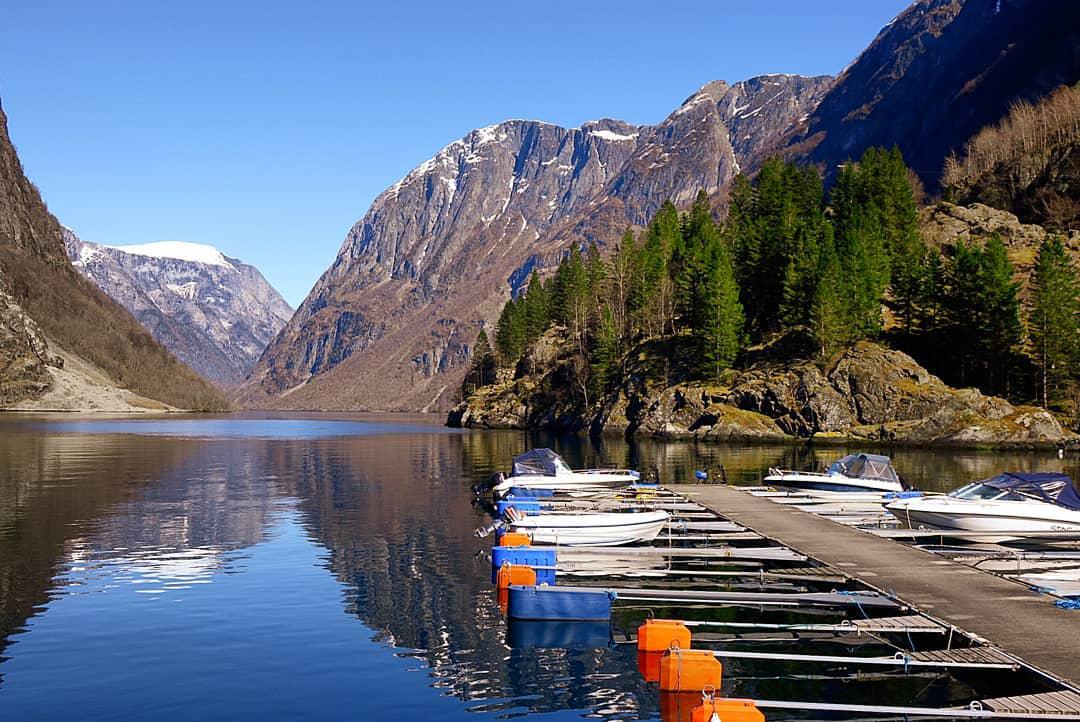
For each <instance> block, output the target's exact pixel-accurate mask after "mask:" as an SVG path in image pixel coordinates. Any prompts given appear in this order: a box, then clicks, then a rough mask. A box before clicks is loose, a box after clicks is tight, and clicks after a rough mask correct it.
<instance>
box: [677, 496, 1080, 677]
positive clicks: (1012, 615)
mask: <svg viewBox="0 0 1080 722" xmlns="http://www.w3.org/2000/svg"><path fill="white" fill-rule="evenodd" d="M669 488H670V489H671V490H672V491H674V492H676V493H679V494H683V495H685V496H687V497H689V498H691V499H693V500H694V501H697V502H699V503H701V504H703V505H705V506H706V507H708V508H710V509H712V510H713V511H715V512H716V513H718V514H720V515H722V516H724V517H725V518H727V519H729V520H730V521H733V522H735V523H736V524H741V525H743V526H745V527H747V528H748V529H752V530H753V531H755V532H757V533H759V534H761V535H763V536H765V537H768V538H771V539H774V540H776V541H778V542H780V543H782V544H785V545H787V546H789V547H791V548H792V549H794V550H795V551H797V552H799V553H801V554H805V555H806V556H808V557H811V558H813V559H816V560H818V561H821V562H824V563H825V564H828V565H830V566H833V567H837V568H841V569H843V570H844V573H845V574H850V575H851V576H852V577H855V578H857V579H861V580H863V582H864V583H866V584H868V585H870V586H873V587H876V588H877V589H879V590H882V591H890V592H893V593H895V594H896V595H897V596H898V597H899V598H900V599H902V600H903V601H904V602H905V603H907V604H909V605H912V606H914V607H915V608H917V609H919V610H921V611H924V612H926V613H928V614H931V615H932V616H934V617H937V618H938V619H941V620H944V621H946V622H948V623H949V624H953V625H955V626H957V627H959V628H961V629H964V630H967V631H968V632H971V633H973V634H976V635H978V636H979V637H982V638H984V639H987V640H990V641H991V642H992V643H994V644H996V645H997V646H999V647H1001V648H1002V649H1003V650H1005V651H1006V652H1008V653H1011V654H1014V655H1016V656H1018V657H1020V658H1022V659H1023V660H1024V661H1026V662H1028V663H1029V664H1031V665H1033V666H1035V667H1037V668H1039V669H1041V670H1043V671H1044V672H1046V673H1048V674H1050V675H1051V676H1054V677H1057V678H1059V679H1061V680H1063V681H1065V682H1067V683H1070V684H1072V685H1077V684H1078V683H1080V654H1077V653H1076V648H1075V645H1074V644H1073V643H1071V640H1076V639H1080V611H1070V610H1066V609H1060V608H1058V607H1055V606H1054V599H1053V598H1052V597H1048V596H1046V595H1043V594H1038V593H1036V592H1033V591H1031V590H1029V589H1027V588H1026V587H1025V586H1023V585H1021V584H1019V583H1017V582H1014V581H1010V580H1008V579H1003V578H1001V577H998V576H995V575H993V574H989V573H986V572H982V571H977V570H976V571H974V572H973V570H972V569H971V567H968V566H966V565H963V564H960V563H958V562H952V561H948V560H945V559H942V558H941V557H938V556H935V555H933V554H931V553H929V552H926V551H923V550H920V549H917V548H913V547H909V546H905V545H903V544H898V543H896V542H894V541H891V540H889V539H883V538H881V537H878V536H875V535H873V534H869V533H867V532H864V531H861V530H859V529H855V528H852V527H847V526H844V525H841V524H836V523H835V522H832V521H829V520H828V519H824V518H821V517H818V516H815V515H813V514H809V513H807V512H803V511H799V510H797V509H792V508H791V507H787V506H778V505H776V504H774V503H773V502H771V501H769V500H768V499H763V498H759V497H756V496H754V495H752V494H749V493H746V492H745V491H742V490H740V489H738V488H737V487H730V486H724V485H719V484H717V485H707V484H702V485H679V486H672V487H669ZM931 562H933V563H931ZM1065 640H1070V641H1069V642H1065Z"/></svg>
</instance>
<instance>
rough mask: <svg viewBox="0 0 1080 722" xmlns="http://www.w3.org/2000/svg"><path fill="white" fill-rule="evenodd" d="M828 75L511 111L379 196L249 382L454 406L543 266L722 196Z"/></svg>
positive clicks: (295, 398) (284, 395)
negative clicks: (491, 331)
mask: <svg viewBox="0 0 1080 722" xmlns="http://www.w3.org/2000/svg"><path fill="white" fill-rule="evenodd" d="M830 83H831V78H828V77H817V78H804V77H799V76H790V75H770V76H762V77H759V78H753V79H751V80H747V81H744V82H741V83H735V84H731V85H729V84H727V83H725V82H714V83H710V84H708V85H706V86H704V87H703V88H701V89H700V90H699V91H698V92H697V93H695V94H694V95H692V96H691V97H690V98H688V99H687V100H686V102H685V103H683V105H682V106H681V107H680V108H678V109H677V110H676V111H675V112H674V113H672V114H671V115H670V116H668V118H666V119H665V120H664V121H663V122H662V123H660V124H658V125H655V126H632V125H629V124H627V123H623V122H620V121H616V120H598V121H590V122H588V123H585V124H583V125H582V126H581V127H580V128H569V129H567V128H561V127H558V126H555V125H551V124H549V123H542V122H539V121H525V120H510V121H506V122H503V123H499V124H497V125H493V126H489V127H486V128H481V129H479V130H475V131H473V132H471V133H469V134H468V135H466V136H465V137H464V138H462V139H460V140H457V141H455V142H453V143H451V144H450V145H448V146H446V147H445V148H443V149H442V150H441V151H439V153H438V154H436V155H435V157H434V158H431V159H430V160H428V161H425V162H424V163H423V164H421V165H420V166H418V167H417V168H415V169H414V170H413V171H411V172H410V173H409V174H408V175H407V176H406V177H405V178H403V179H402V180H401V181H399V182H397V183H395V184H394V185H393V186H391V187H390V188H389V189H387V190H386V191H384V192H383V193H382V194H380V195H379V197H378V198H376V199H375V202H374V203H373V204H372V206H371V208H370V209H369V210H368V212H367V214H366V215H365V216H364V217H363V218H362V219H361V220H360V221H359V222H357V223H356V225H355V226H353V228H352V229H351V230H350V231H349V233H348V235H347V237H346V238H345V242H344V244H343V245H342V247H341V250H340V251H339V253H338V256H337V259H336V260H335V261H334V263H333V265H332V266H331V267H330V269H329V270H327V271H326V273H324V274H323V276H322V278H320V279H319V281H318V283H317V284H316V285H315V287H314V288H313V289H312V291H311V293H310V295H309V296H308V297H307V299H305V301H304V303H303V304H301V306H300V308H299V309H298V310H297V312H296V314H295V315H294V316H293V318H292V320H291V321H290V322H289V323H288V324H287V325H286V327H285V329H284V330H283V331H282V332H281V334H279V335H278V337H277V338H276V339H275V340H274V342H273V343H271V345H270V346H269V347H268V348H267V350H266V352H265V353H264V354H263V356H262V358H261V359H260V360H259V362H258V364H256V366H255V369H254V371H253V372H252V374H251V376H250V377H249V378H248V380H247V381H245V383H244V384H243V385H242V386H241V387H240V389H239V392H238V398H239V400H240V401H241V402H242V403H245V404H248V405H252V406H260V407H284V408H305V409H311V408H325V409H352V408H367V409H399V410H417V409H426V410H433V409H438V410H445V409H446V408H448V407H449V406H450V405H451V403H452V401H453V398H452V397H453V395H454V393H455V392H456V390H457V388H458V387H459V385H460V382H461V379H462V377H463V375H464V372H465V370H466V368H467V365H468V359H469V348H470V345H471V344H472V342H473V340H474V339H475V337H476V334H477V333H478V331H479V329H480V327H481V326H482V325H484V324H485V323H491V322H492V321H493V320H494V319H495V317H496V316H497V315H498V313H499V310H500V309H501V307H502V305H503V303H504V302H505V301H506V299H507V297H508V296H509V294H510V293H511V292H513V291H516V290H518V289H520V288H521V286H522V285H523V284H524V283H525V282H526V281H527V279H528V276H529V273H530V272H531V270H532V269H534V268H537V267H541V266H546V265H550V264H552V263H554V262H556V261H557V260H558V258H560V257H561V254H562V253H563V251H564V250H565V249H566V247H567V246H568V245H569V244H570V243H571V242H574V241H596V242H598V243H601V244H604V243H609V242H610V241H611V240H612V239H615V238H618V236H619V235H621V233H622V231H623V229H625V228H626V227H627V226H628V225H639V226H640V225H643V224H644V223H645V222H646V220H647V219H648V218H649V216H650V215H651V214H652V213H653V212H654V211H655V210H656V209H657V208H658V207H659V205H660V204H661V203H662V202H663V201H664V200H665V199H667V198H672V199H674V200H675V201H676V202H688V201H689V200H691V199H692V197H693V195H694V194H695V193H697V191H698V190H699V189H701V188H704V189H706V190H707V191H710V192H720V191H721V190H722V189H723V188H724V187H725V186H726V185H727V184H728V183H729V182H730V181H731V179H732V178H734V176H735V175H736V174H737V173H738V172H739V170H740V168H741V167H743V166H745V165H750V164H753V163H755V162H758V160H759V158H758V154H759V153H760V152H762V150H763V149H765V148H767V147H768V146H769V144H770V142H771V141H772V139H774V138H776V137H779V136H780V135H782V134H784V133H785V132H788V131H789V130H790V129H792V128H793V127H795V125H796V124H797V123H798V122H799V121H800V120H801V119H803V117H804V116H805V115H807V114H808V113H809V112H810V111H811V110H812V109H813V107H815V106H816V104H817V102H818V101H819V100H820V98H821V96H822V94H823V93H824V92H825V90H826V89H827V88H828V87H829V85H830Z"/></svg>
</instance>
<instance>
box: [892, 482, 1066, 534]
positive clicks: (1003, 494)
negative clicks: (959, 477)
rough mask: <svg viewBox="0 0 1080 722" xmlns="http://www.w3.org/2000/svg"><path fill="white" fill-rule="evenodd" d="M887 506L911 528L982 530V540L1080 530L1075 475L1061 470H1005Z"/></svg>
mask: <svg viewBox="0 0 1080 722" xmlns="http://www.w3.org/2000/svg"><path fill="white" fill-rule="evenodd" d="M885 508H886V509H888V510H889V511H890V512H891V513H892V514H893V516H895V517H896V518H897V519H899V520H900V523H901V524H904V525H905V526H907V527H908V528H909V529H920V528H929V529H950V530H960V531H970V532H979V533H978V534H976V535H974V536H972V537H971V539H972V540H977V541H983V542H991V543H997V542H1003V541H1016V540H1018V539H1038V538H1039V534H1040V533H1045V532H1057V533H1058V536H1059V537H1060V536H1062V535H1061V532H1076V533H1077V535H1078V536H1080V493H1078V492H1077V490H1076V486H1075V485H1074V484H1073V481H1072V479H1071V478H1069V477H1068V476H1066V475H1065V474H1060V473H1056V472H1055V473H1021V472H1005V473H1004V474H998V475H997V476H994V477H991V478H989V479H983V480H982V481H975V482H972V483H970V484H968V485H966V486H962V487H960V488H959V489H956V490H955V491H952V492H949V493H948V494H944V495H936V496H923V497H917V498H908V499H896V500H894V501H890V502H887V503H886V504H885ZM988 532H989V534H988ZM993 532H1000V533H1001V535H1000V536H997V535H996V534H993ZM1010 532H1014V533H1012V534H1010ZM1053 536H1054V535H1053V534H1051V535H1049V536H1048V537H1045V538H1052V537H1053Z"/></svg>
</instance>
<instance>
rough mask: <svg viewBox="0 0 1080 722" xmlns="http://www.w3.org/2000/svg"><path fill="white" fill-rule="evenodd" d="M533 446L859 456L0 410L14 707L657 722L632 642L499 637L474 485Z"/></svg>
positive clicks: (330, 423)
mask: <svg viewBox="0 0 1080 722" xmlns="http://www.w3.org/2000/svg"><path fill="white" fill-rule="evenodd" d="M532 446H553V447H554V448H556V449H557V450H559V451H560V452H561V453H563V454H564V456H566V458H567V459H568V461H570V462H571V463H572V464H573V465H575V466H579V465H586V466H592V465H600V464H610V465H618V466H626V465H630V466H635V467H639V468H642V469H649V468H651V467H652V466H653V465H656V466H658V467H659V469H660V471H661V474H662V478H663V479H664V480H667V481H687V480H688V479H690V478H691V477H692V475H693V471H694V470H695V469H697V468H716V467H717V465H719V464H723V465H724V468H725V472H726V474H727V476H728V478H729V480H731V481H732V482H734V483H753V482H756V481H758V480H759V479H760V477H761V475H762V473H763V472H764V471H765V469H767V468H768V467H769V466H796V467H799V468H815V467H818V466H820V465H821V464H822V463H823V462H825V461H827V460H829V459H831V458H833V457H835V456H837V455H839V454H840V453H842V452H843V451H844V450H843V449H835V448H826V449H818V450H808V449H805V448H801V447H800V448H794V447H763V446H753V447H732V446H719V445H695V444H690V443H659V442H647V443H642V444H638V445H631V444H628V443H627V442H624V441H622V440H607V441H604V442H602V443H598V442H591V441H588V440H585V439H581V438H577V437H553V436H548V435H542V434H525V433H519V432H483V431H474V432H457V431H452V430H448V429H444V428H442V427H441V426H439V425H438V423H437V420H433V419H429V418H426V417H400V416H392V417H377V416H375V417H373V416H357V415H349V416H345V415H340V416H330V415H316V416H309V417H303V416H290V417H285V418H263V417H216V418H215V417H181V418H176V417H169V418H166V419H92V420H74V419H72V418H70V417H52V418H48V417H40V416H15V415H10V416H5V417H2V418H0V499H2V502H0V635H2V640H3V647H2V652H0V719H20V720H29V719H34V720H52V719H72V718H78V719H100V720H106V719H108V720H121V719H130V720H136V719H156V720H174V719H192V718H199V719H231V720H245V719H265V718H280V719H343V718H353V719H470V720H475V719H477V718H478V717H491V718H503V717H507V716H518V715H522V714H533V715H538V719H578V718H580V717H581V716H583V715H588V716H600V717H609V718H619V719H625V718H629V719H634V718H641V719H652V718H656V717H658V716H659V700H658V695H657V693H656V691H655V688H654V687H650V686H649V685H647V684H645V683H644V682H642V681H641V679H640V676H639V675H638V673H637V669H636V659H635V655H634V649H633V647H632V646H628V645H621V646H620V645H614V646H611V647H608V648H602V649H581V650H561V649H547V650H544V649H511V648H510V647H509V646H507V644H506V641H507V639H506V625H505V622H504V621H503V620H502V619H501V618H500V616H499V613H498V610H497V607H496V605H495V600H494V595H493V591H492V589H491V585H490V565H489V562H488V560H487V559H485V558H484V557H483V556H482V555H483V552H484V550H486V549H488V548H489V547H490V543H491V542H490V540H479V539H476V538H475V537H474V536H473V534H472V531H473V529H474V528H475V527H477V526H480V525H482V524H483V523H485V522H486V521H487V518H486V516H485V514H484V512H483V511H481V510H479V509H477V508H476V507H474V506H473V505H472V503H471V502H472V492H471V486H472V485H473V484H474V483H476V482H477V481H480V480H482V479H486V478H487V477H488V476H489V475H490V474H491V473H492V472H494V471H496V470H499V469H503V468H505V467H506V466H507V465H508V462H509V459H510V457H511V456H512V455H513V454H515V453H519V452H520V451H522V450H523V449H526V448H529V447H532ZM895 456H896V457H897V466H898V468H899V469H900V471H901V473H902V474H904V475H905V476H906V477H907V478H908V479H909V480H910V481H912V482H914V483H915V484H917V485H919V486H921V487H923V488H931V489H947V488H950V487H952V486H955V485H957V484H959V483H962V482H963V481H966V480H968V479H971V478H976V477H981V476H988V475H990V474H992V473H995V472H997V471H999V470H1002V469H1004V468H1014V469H1048V470H1050V469H1061V468H1063V467H1062V463H1063V462H1061V461H1058V460H1057V459H1056V458H1054V457H1053V455H1047V454H1014V455H1001V454H989V453H978V452H946V451H938V452H926V451H900V452H897V453H896V454H895ZM1072 466H1073V467H1075V463H1074V462H1073V463H1072ZM1066 470H1067V471H1070V472H1072V473H1074V474H1075V473H1076V471H1077V469H1076V468H1068V467H1066ZM740 669H743V668H740V667H739V666H737V665H736V666H735V667H733V668H732V670H731V671H730V672H729V673H728V674H729V675H730V678H731V679H733V680H734V681H733V682H732V684H733V685H734V686H735V688H734V691H735V692H737V693H740V694H744V695H750V694H753V693H755V692H760V693H761V694H762V695H763V696H772V697H782V696H793V695H800V696H804V697H805V695H806V694H807V693H808V691H809V692H810V693H813V690H814V688H813V687H812V686H811V687H808V686H807V684H811V685H813V684H817V685H826V684H829V685H836V684H840V683H839V682H838V681H836V680H831V681H824V680H821V678H818V681H816V682H814V681H808V679H807V678H806V677H805V675H803V676H798V677H797V676H796V675H790V676H789V675H787V674H786V672H784V673H776V674H770V675H760V674H755V675H750V674H748V673H744V674H741V675H740ZM726 678H727V677H726ZM770 678H771V683H770ZM898 684H901V685H904V686H907V688H908V689H909V690H915V691H917V690H918V689H920V688H923V687H926V688H930V687H931V686H932V683H931V682H929V681H928V680H926V679H922V680H919V679H915V680H912V681H910V682H906V683H905V682H903V681H900V682H898ZM725 685H727V683H725ZM908 685H914V687H911V686H908ZM950 685H952V686H955V683H954V682H946V683H944V688H943V689H940V690H937V691H936V692H934V695H936V697H934V699H936V700H938V701H947V700H948V699H949V698H950V695H951V694H952V693H951V692H950V689H949V688H950ZM853 686H854V685H853ZM939 686H941V685H939ZM874 689H880V688H878V687H874V686H869V687H867V688H866V693H865V694H860V693H855V692H852V693H851V694H849V695H848V696H847V699H848V701H859V698H860V697H865V696H872V694H873V690H874ZM819 691H820V690H819ZM785 693H787V694H786V695H785ZM912 694H914V691H913V692H912ZM932 696H933V695H932ZM865 701H872V700H871V699H866V700H865Z"/></svg>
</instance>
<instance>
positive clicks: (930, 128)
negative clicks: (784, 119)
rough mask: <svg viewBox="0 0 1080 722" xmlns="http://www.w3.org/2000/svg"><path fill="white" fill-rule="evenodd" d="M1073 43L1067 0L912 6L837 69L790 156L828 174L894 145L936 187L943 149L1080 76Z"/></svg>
mask: <svg viewBox="0 0 1080 722" xmlns="http://www.w3.org/2000/svg"><path fill="white" fill-rule="evenodd" d="M1077 47H1080V3H1077V2H1074V1H1073V0H917V2H914V3H913V4H912V5H911V6H910V7H909V8H908V9H907V10H905V11H904V12H902V13H900V15H898V16H897V17H896V18H895V19H894V20H893V21H892V22H891V23H889V24H888V25H887V26H886V27H885V28H883V29H882V31H881V32H880V33H879V34H878V36H877V37H876V38H875V39H874V41H873V42H872V43H871V44H870V45H869V46H868V47H867V48H866V50H865V51H863V53H862V54H861V55H860V56H859V57H858V58H857V59H856V60H855V61H854V62H853V63H852V64H851V65H850V66H848V67H847V68H846V69H845V70H844V71H843V72H841V73H840V75H839V77H838V78H837V81H836V84H835V86H834V87H833V88H832V89H831V90H830V91H829V93H828V94H827V95H826V96H825V97H824V98H823V99H822V101H821V103H820V105H819V106H818V107H817V108H816V109H815V110H814V112H813V113H811V114H810V117H809V118H808V119H807V122H806V126H805V128H804V129H803V130H802V131H800V132H798V133H796V134H795V135H794V136H793V137H792V138H790V139H789V141H788V142H789V146H790V152H791V153H792V155H794V156H795V157H796V158H801V159H803V160H807V161H810V162H814V163H819V164H821V166H822V167H823V168H824V169H825V171H826V172H827V173H831V172H832V171H833V170H834V169H835V166H836V164H837V163H841V162H843V161H844V160H846V159H850V158H858V157H859V156H860V155H861V154H862V151H863V150H864V149H866V148H868V147H870V146H874V145H880V146H886V147H889V146H893V145H897V146H899V147H900V150H901V151H903V153H904V158H905V159H906V160H907V162H908V165H909V166H911V168H912V169H913V170H914V171H915V172H916V173H918V174H919V176H920V177H921V178H922V180H923V182H924V183H925V184H926V185H927V187H928V188H931V189H933V188H936V187H937V183H938V181H939V179H940V177H941V171H942V162H943V160H944V158H945V157H946V156H947V155H948V154H949V152H950V151H954V150H959V149H960V148H961V147H962V146H963V144H964V143H965V142H966V141H967V139H968V138H970V137H971V136H972V135H973V134H974V133H976V132H977V131H978V130H979V129H981V128H982V127H983V126H985V125H987V124H990V123H994V122H996V121H998V120H999V119H1000V118H1002V117H1003V116H1004V115H1005V114H1006V113H1007V112H1008V110H1009V106H1010V104H1011V103H1012V102H1013V101H1015V100H1017V99H1024V100H1028V101H1034V100H1038V99H1039V98H1040V97H1042V96H1044V95H1045V94H1046V93H1048V92H1049V91H1051V90H1053V89H1054V88H1056V87H1058V86H1059V85H1062V84H1067V85H1071V84H1074V83H1076V82H1077V80H1080V53H1078V52H1077Z"/></svg>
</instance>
